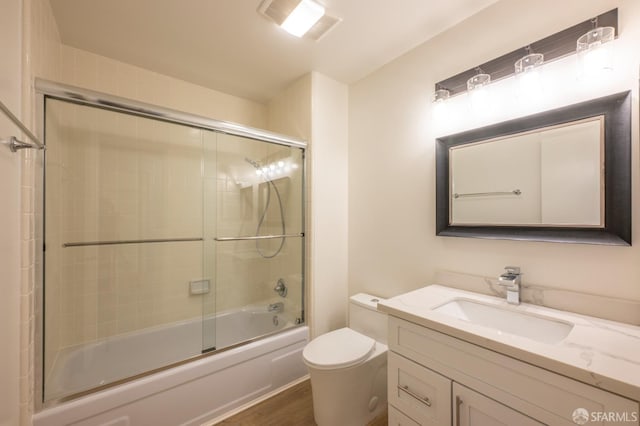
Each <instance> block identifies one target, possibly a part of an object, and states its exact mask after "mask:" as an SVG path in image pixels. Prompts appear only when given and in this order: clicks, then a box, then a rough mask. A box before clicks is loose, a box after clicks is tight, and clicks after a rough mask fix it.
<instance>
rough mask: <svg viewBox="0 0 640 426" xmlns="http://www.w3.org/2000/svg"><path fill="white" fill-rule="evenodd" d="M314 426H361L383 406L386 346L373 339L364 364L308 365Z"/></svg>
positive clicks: (378, 412) (382, 410)
mask: <svg viewBox="0 0 640 426" xmlns="http://www.w3.org/2000/svg"><path fill="white" fill-rule="evenodd" d="M309 373H310V376H311V391H312V395H313V415H314V418H315V421H316V423H317V424H318V426H335V425H340V426H363V425H366V424H367V423H369V422H370V421H371V420H373V419H374V418H376V417H378V416H379V415H380V414H382V413H383V412H384V410H385V409H386V407H387V347H386V345H384V344H380V343H378V342H376V349H375V352H374V353H373V355H372V356H371V357H370V358H369V359H368V360H367V361H365V362H364V363H362V364H359V365H356V366H354V367H349V368H342V369H337V370H319V369H313V368H309Z"/></svg>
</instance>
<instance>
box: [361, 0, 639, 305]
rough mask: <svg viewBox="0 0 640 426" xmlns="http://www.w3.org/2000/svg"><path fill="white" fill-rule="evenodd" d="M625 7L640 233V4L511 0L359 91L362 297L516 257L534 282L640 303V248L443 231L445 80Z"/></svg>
mask: <svg viewBox="0 0 640 426" xmlns="http://www.w3.org/2000/svg"><path fill="white" fill-rule="evenodd" d="M614 7H619V20H620V39H619V40H617V41H616V42H615V43H618V45H619V51H620V52H621V53H622V54H621V55H619V56H620V57H618V60H619V63H620V66H621V68H622V70H621V71H622V72H626V74H625V75H626V76H627V77H624V79H617V80H620V81H617V82H615V84H614V85H616V87H612V89H611V90H615V91H618V89H619V87H620V86H624V87H626V88H627V89H631V90H632V91H633V102H634V109H633V110H634V113H633V118H632V120H633V158H632V164H633V176H632V184H633V224H634V235H633V236H634V242H636V243H638V242H639V241H640V240H639V238H640V233H639V228H640V220H639V214H640V201H639V200H640V197H639V193H638V191H639V190H640V184H639V182H638V164H639V163H638V125H637V108H636V107H637V102H638V92H637V70H638V61H639V57H640V54H639V53H638V49H637V45H638V44H639V41H640V36H639V34H638V30H639V29H638V25H637V23H638V22H640V4H638V3H637V2H636V1H633V0H631V1H625V0H621V1H602V0H597V1H596V0H590V1H584V0H579V1H578V0H570V1H566V2H561V4H560V3H558V2H554V1H552V0H536V1H532V0H526V1H525V0H522V1H517V2H515V1H501V2H498V3H497V4H495V5H493V6H491V7H489V8H488V9H486V10H484V11H482V12H481V13H479V14H478V15H476V16H474V17H472V18H470V19H468V20H467V21H465V22H463V23H461V24H459V25H458V26H456V27H454V28H452V29H450V30H449V31H447V32H445V33H443V34H442V35H440V36H438V37H436V38H434V39H433V40H431V41H429V42H427V43H425V44H423V45H421V46H419V47H417V48H416V49H414V50H412V51H411V52H409V53H407V54H406V55H404V56H402V57H400V58H398V59H397V60H395V61H393V62H391V63H389V64H387V65H386V66H385V67H383V68H382V69H380V70H379V71H377V72H375V73H374V74H372V75H370V76H369V77H367V78H365V79H364V80H362V81H360V82H358V83H357V84H354V85H353V86H352V87H351V88H350V93H349V96H350V104H349V106H350V108H349V112H350V115H349V129H350V132H349V136H350V140H349V281H350V283H349V285H350V287H349V291H350V293H355V292H357V291H363V290H367V291H371V292H377V293H380V294H381V295H384V296H393V295H396V294H399V293H402V292H406V291H408V290H412V289H415V288H419V287H421V286H424V285H427V284H430V283H433V281H434V279H435V275H436V272H438V271H457V272H462V273H468V274H475V275H482V276H489V277H495V276H497V274H499V273H501V271H502V270H503V267H504V266H505V265H518V266H520V267H522V270H523V272H524V273H525V275H524V282H525V283H530V284H531V283H534V284H538V285H544V286H551V287H556V288H560V289H565V290H574V291H578V292H585V293H592V294H596V295H606V296H612V297H618V298H625V299H631V300H636V301H637V300H640V262H639V261H638V259H640V245H639V244H636V245H634V246H633V247H608V246H605V247H603V246H593V245H569V244H554V243H543V242H522V241H491V240H474V239H466V238H447V237H436V236H435V203H434V200H435V145H434V139H435V137H436V129H435V128H436V127H438V125H439V123H437V122H434V120H433V119H432V113H433V111H432V104H431V97H432V93H433V90H434V89H433V88H434V84H435V82H437V81H439V80H442V79H444V78H447V77H449V76H451V75H454V74H456V73H458V72H461V71H463V70H465V69H468V68H471V67H473V66H475V65H477V64H480V63H483V62H485V61H487V60H491V59H493V58H495V57H498V56H500V55H502V54H504V53H506V52H510V51H512V50H514V49H516V48H519V47H521V46H524V45H527V44H528V43H530V42H533V41H535V40H538V39H540V38H543V37H545V36H547V35H550V34H553V33H555V32H557V31H559V30H562V29H564V28H566V27H569V26H571V25H573V24H575V23H577V22H580V21H582V20H585V19H588V18H590V17H592V16H595V15H597V14H599V13H602V12H604V11H607V10H610V9H612V8H614ZM549 11H553V13H549ZM523 16H526V19H521V18H522V17H523ZM558 64H559V66H561V64H560V63H558ZM567 73H569V76H574V75H575V74H574V73H575V69H574V68H573V67H567ZM568 78H569V77H568ZM571 78H572V79H575V77H571ZM604 91H606V90H604ZM563 93H564V91H563V90H562V88H560V89H559V90H558V91H557V92H556V93H555V98H553V99H554V102H555V103H557V104H561V103H563V102H566V101H569V102H571V101H572V100H571V99H564V98H563ZM552 106H553V105H550V104H549V105H546V108H550V107H552ZM463 115H464V114H461V115H459V116H456V117H454V118H453V121H454V125H453V127H450V128H449V129H448V130H451V132H450V133H454V132H455V131H460V130H461V129H460V128H459V127H457V128H456V127H455V121H456V120H459V121H465V117H464V116H463ZM508 115H509V114H508V112H507V113H506V114H505V116H503V117H498V119H500V120H502V119H505V118H508Z"/></svg>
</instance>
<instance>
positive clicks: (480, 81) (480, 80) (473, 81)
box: [467, 68, 491, 91]
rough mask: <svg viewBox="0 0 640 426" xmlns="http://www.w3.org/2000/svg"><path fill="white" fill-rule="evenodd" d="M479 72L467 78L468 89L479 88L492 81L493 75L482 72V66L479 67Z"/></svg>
mask: <svg viewBox="0 0 640 426" xmlns="http://www.w3.org/2000/svg"><path fill="white" fill-rule="evenodd" d="M477 71H478V74H476V75H474V76H473V77H471V78H470V79H469V80H467V90H468V91H472V90H478V89H481V88H483V87H484V86H486V85H487V84H489V83H491V76H490V75H489V74H486V73H484V72H482V70H481V69H480V68H478V69H477Z"/></svg>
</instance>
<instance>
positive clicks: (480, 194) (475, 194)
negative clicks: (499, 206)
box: [453, 189, 522, 198]
mask: <svg viewBox="0 0 640 426" xmlns="http://www.w3.org/2000/svg"><path fill="white" fill-rule="evenodd" d="M520 194H522V191H520V190H519V189H514V190H513V191H494V192H468V193H466V194H458V193H457V192H456V193H455V194H453V198H463V197H485V196H488V195H520Z"/></svg>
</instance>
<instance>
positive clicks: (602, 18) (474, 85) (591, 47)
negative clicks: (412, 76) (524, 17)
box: [434, 9, 618, 101]
mask: <svg viewBox="0 0 640 426" xmlns="http://www.w3.org/2000/svg"><path fill="white" fill-rule="evenodd" d="M617 32H618V9H612V10H610V11H608V12H605V13H602V14H600V15H598V16H596V17H594V18H593V19H588V20H585V21H582V22H580V23H578V24H576V25H573V26H571V27H569V28H566V29H564V30H561V31H559V32H557V33H555V34H551V35H550V36H548V37H545V38H543V39H540V40H537V41H535V42H532V43H529V45H528V46H526V47H521V48H519V49H516V50H513V51H511V52H509V53H506V54H504V55H502V56H499V57H497V58H494V59H492V60H490V61H488V62H484V63H482V64H479V65H476V66H474V67H473V68H469V69H467V70H466V71H463V72H460V73H458V74H456V75H453V76H451V77H448V78H447V79H445V80H441V81H438V82H436V84H435V89H436V90H438V89H440V88H443V87H446V88H447V90H449V94H450V96H451V97H454V96H456V95H459V94H461V93H464V92H467V91H471V90H476V89H479V88H480V87H483V86H485V85H486V84H488V83H489V82H495V81H499V80H502V79H505V78H509V77H512V76H517V75H518V74H520V75H522V76H524V75H526V74H529V72H528V71H529V70H535V71H536V72H537V71H539V70H538V68H542V67H541V66H542V65H543V64H546V63H548V62H552V61H554V60H558V59H561V58H564V57H566V56H569V55H572V54H576V53H577V54H578V55H579V57H581V56H584V60H583V61H581V63H582V64H584V68H583V69H584V70H585V72H584V74H587V72H586V71H588V69H589V68H598V66H597V65H595V64H596V63H599V64H604V68H607V67H608V68H611V64H612V61H611V56H612V53H613V52H612V49H611V48H610V47H609V46H608V42H609V41H611V40H613V39H614V38H615V36H616V34H617ZM576 40H577V49H576ZM603 46H606V48H605V49H603ZM533 52H535V53H533ZM582 52H587V53H588V54H584V55H581V53H582ZM514 65H515V70H514ZM602 67H603V66H602V65H601V66H600V67H599V68H600V69H602ZM480 68H481V69H482V72H481V74H488V75H490V76H491V77H489V76H488V75H486V76H482V75H478V72H479V71H478V69H480ZM534 74H535V72H533V73H531V75H527V76H526V77H527V78H524V79H521V80H527V79H529V77H532V78H531V80H534V79H535V78H533V75H534ZM435 100H437V99H434V101H435Z"/></svg>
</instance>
